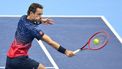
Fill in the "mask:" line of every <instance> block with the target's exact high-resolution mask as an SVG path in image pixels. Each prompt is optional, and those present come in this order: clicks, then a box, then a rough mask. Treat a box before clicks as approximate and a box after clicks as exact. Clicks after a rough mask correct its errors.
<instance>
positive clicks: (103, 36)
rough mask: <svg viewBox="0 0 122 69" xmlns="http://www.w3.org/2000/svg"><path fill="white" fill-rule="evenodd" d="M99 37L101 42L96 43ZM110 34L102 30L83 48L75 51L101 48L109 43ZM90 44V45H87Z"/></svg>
mask: <svg viewBox="0 0 122 69" xmlns="http://www.w3.org/2000/svg"><path fill="white" fill-rule="evenodd" d="M96 38H97V39H99V44H94V42H93V41H94V39H96ZM108 39H109V34H108V33H107V32H106V31H100V32H96V33H94V34H93V35H92V36H91V37H90V38H89V39H88V41H87V42H86V44H85V45H83V46H82V47H81V48H79V49H77V50H75V51H74V52H73V53H74V54H76V53H78V52H80V51H82V50H99V49H102V48H103V47H105V46H106V45H107V44H108ZM86 46H88V47H86Z"/></svg>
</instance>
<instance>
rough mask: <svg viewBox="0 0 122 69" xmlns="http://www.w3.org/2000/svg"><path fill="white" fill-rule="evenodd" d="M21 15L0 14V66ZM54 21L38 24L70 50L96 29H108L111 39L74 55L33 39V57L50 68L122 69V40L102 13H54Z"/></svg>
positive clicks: (1, 68)
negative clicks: (82, 14) (58, 14)
mask: <svg viewBox="0 0 122 69" xmlns="http://www.w3.org/2000/svg"><path fill="white" fill-rule="evenodd" d="M19 18H20V17H18V16H17V17H16V16H9V17H8V16H4V17H3V16H1V17H0V31H1V32H0V69H4V67H5V61H6V53H7V51H8V49H9V46H10V44H11V42H12V41H13V39H14V34H15V31H16V27H17V22H18V20H19ZM51 18H52V19H53V20H54V21H55V24H54V25H40V26H39V28H41V29H42V30H43V32H44V33H46V34H47V35H49V36H50V37H51V38H53V40H55V41H57V42H58V43H60V44H61V45H62V46H63V47H65V48H66V49H69V50H76V49H78V48H80V47H81V46H82V45H84V44H85V43H86V42H87V40H88V38H89V37H90V36H91V35H93V34H94V33H95V32H98V31H101V30H105V31H107V32H108V33H109V34H110V39H109V43H108V44H107V46H106V47H105V48H103V49H101V50H97V51H90V50H89V51H88V50H84V51H82V52H80V53H78V54H76V56H74V57H71V58H69V57H67V56H65V55H64V54H61V53H59V52H58V51H56V50H55V49H53V48H52V47H51V46H49V45H47V44H46V43H45V42H42V41H37V40H36V39H35V40H34V41H33V45H32V48H31V49H30V51H29V55H30V57H31V58H33V59H35V60H37V61H38V62H40V63H42V64H44V65H45V66H46V67H47V69H121V68H122V60H121V59H122V54H121V53H122V40H121V39H120V36H119V35H118V34H117V33H116V32H115V30H114V29H113V28H112V27H111V25H110V24H109V23H108V22H107V20H106V19H105V18H104V17H103V16H52V17H51Z"/></svg>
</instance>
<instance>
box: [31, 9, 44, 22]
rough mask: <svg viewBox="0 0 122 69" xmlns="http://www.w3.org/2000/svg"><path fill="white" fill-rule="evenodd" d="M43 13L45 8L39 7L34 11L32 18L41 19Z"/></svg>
mask: <svg viewBox="0 0 122 69" xmlns="http://www.w3.org/2000/svg"><path fill="white" fill-rule="evenodd" d="M42 14H43V9H40V8H37V9H36V12H35V13H32V14H31V15H32V18H33V20H35V21H39V19H41V15H42Z"/></svg>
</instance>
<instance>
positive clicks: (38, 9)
mask: <svg viewBox="0 0 122 69" xmlns="http://www.w3.org/2000/svg"><path fill="white" fill-rule="evenodd" d="M42 14H43V6H42V5H40V4H38V3H32V4H31V5H30V7H29V8H28V11H27V15H28V16H29V17H30V18H31V19H32V20H37V21H38V20H39V19H40V18H41V15H42Z"/></svg>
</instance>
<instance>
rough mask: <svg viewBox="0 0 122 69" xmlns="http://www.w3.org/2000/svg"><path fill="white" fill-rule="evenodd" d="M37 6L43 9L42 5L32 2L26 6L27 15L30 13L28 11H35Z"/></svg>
mask: <svg viewBox="0 0 122 69" xmlns="http://www.w3.org/2000/svg"><path fill="white" fill-rule="evenodd" d="M37 8H40V9H43V6H42V5H40V4H38V3H32V4H31V5H30V6H29V8H28V11H27V15H30V12H33V13H35V12H36V9H37Z"/></svg>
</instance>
